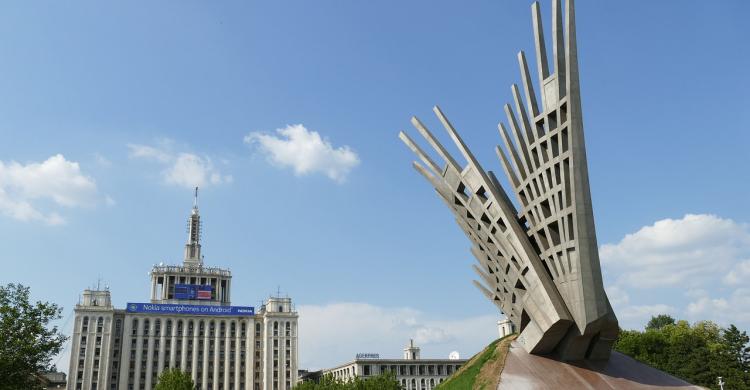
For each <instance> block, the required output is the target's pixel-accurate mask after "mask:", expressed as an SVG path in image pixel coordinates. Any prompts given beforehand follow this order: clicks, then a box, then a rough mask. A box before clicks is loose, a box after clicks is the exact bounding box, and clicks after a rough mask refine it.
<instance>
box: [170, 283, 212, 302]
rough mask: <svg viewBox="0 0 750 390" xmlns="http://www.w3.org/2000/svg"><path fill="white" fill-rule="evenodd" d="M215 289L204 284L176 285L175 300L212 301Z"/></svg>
mask: <svg viewBox="0 0 750 390" xmlns="http://www.w3.org/2000/svg"><path fill="white" fill-rule="evenodd" d="M211 291H213V287H211V286H209V285H202V284H175V285H174V299H198V300H211Z"/></svg>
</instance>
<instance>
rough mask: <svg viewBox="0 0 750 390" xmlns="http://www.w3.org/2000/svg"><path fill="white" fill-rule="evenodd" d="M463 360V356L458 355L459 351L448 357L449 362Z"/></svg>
mask: <svg viewBox="0 0 750 390" xmlns="http://www.w3.org/2000/svg"><path fill="white" fill-rule="evenodd" d="M458 359H461V355H459V354H458V351H453V352H451V353H450V355H448V360H458Z"/></svg>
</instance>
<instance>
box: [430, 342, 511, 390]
mask: <svg viewBox="0 0 750 390" xmlns="http://www.w3.org/2000/svg"><path fill="white" fill-rule="evenodd" d="M516 336H517V335H515V334H512V335H508V336H505V337H503V338H501V339H499V340H495V341H493V342H492V343H491V344H490V345H488V346H487V348H485V349H484V350H483V351H482V352H479V353H478V354H476V355H474V357H472V358H471V359H470V360H469V361H468V362H466V364H464V365H463V366H462V367H461V369H460V370H458V371H456V373H455V374H453V375H451V376H450V377H449V378H448V379H447V380H446V381H445V382H443V383H441V384H440V385H439V386H437V387H436V388H435V390H469V389H472V390H494V389H497V385H498V383H499V381H500V372H502V370H503V367H504V366H505V357H506V356H507V355H508V349H509V348H510V342H511V341H513V340H514V339H515V338H516Z"/></svg>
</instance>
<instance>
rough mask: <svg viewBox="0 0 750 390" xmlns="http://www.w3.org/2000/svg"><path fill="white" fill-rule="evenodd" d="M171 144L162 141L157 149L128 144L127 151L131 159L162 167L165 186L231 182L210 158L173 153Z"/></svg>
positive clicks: (229, 177) (191, 185)
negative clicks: (153, 163) (152, 162)
mask: <svg viewBox="0 0 750 390" xmlns="http://www.w3.org/2000/svg"><path fill="white" fill-rule="evenodd" d="M172 144H173V143H172V142H171V141H169V140H162V141H159V146H158V147H157V146H150V145H139V144H128V149H130V157H131V158H135V159H144V160H150V161H154V162H157V163H159V164H161V165H163V166H164V169H163V170H162V172H161V174H162V178H163V180H164V182H165V183H167V184H171V185H177V186H181V187H187V188H193V187H196V186H197V187H206V186H207V185H215V184H223V183H231V182H232V180H233V179H232V176H231V175H224V174H222V173H221V172H219V170H218V169H217V168H216V167H214V164H213V162H212V161H211V158H210V157H208V156H199V155H197V154H193V153H187V152H180V153H175V152H173V151H172V147H173V146H172Z"/></svg>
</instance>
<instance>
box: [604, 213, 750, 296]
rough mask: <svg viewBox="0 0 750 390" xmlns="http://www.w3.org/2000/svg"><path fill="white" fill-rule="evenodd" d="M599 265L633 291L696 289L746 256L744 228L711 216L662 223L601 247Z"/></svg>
mask: <svg viewBox="0 0 750 390" xmlns="http://www.w3.org/2000/svg"><path fill="white" fill-rule="evenodd" d="M599 254H600V257H601V260H602V263H603V264H605V265H606V266H607V269H608V270H610V271H615V272H616V273H617V274H618V275H619V279H618V283H622V284H623V285H627V286H632V287H656V286H664V285H682V286H684V285H686V284H687V286H688V287H692V286H700V285H701V284H703V283H705V282H706V281H708V280H712V279H714V278H716V277H717V276H718V275H723V274H725V273H726V272H728V271H729V270H730V269H731V268H732V267H733V266H734V264H735V263H737V262H738V260H739V259H740V258H744V257H745V256H746V255H748V254H750V231H748V226H747V225H745V224H739V223H737V222H734V221H732V220H731V219H723V218H719V217H717V216H715V215H707V214H698V215H695V214H688V215H686V216H685V217H683V218H682V219H664V220H661V221H657V222H656V223H654V224H653V225H651V226H645V227H643V228H641V229H640V230H639V231H637V232H635V233H632V234H628V235H626V236H625V238H623V239H622V240H621V241H620V242H619V243H617V244H605V245H602V246H601V248H600V249H599Z"/></svg>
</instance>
